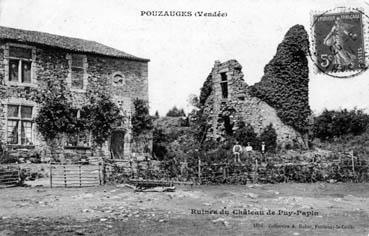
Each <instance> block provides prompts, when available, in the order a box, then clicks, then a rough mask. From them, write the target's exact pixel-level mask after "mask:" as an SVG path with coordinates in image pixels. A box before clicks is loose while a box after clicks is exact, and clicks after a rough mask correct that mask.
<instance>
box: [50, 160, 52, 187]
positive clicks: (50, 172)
mask: <svg viewBox="0 0 369 236" xmlns="http://www.w3.org/2000/svg"><path fill="white" fill-rule="evenodd" d="M50 188H53V168H52V165H51V163H50Z"/></svg>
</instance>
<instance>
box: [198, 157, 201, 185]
mask: <svg viewBox="0 0 369 236" xmlns="http://www.w3.org/2000/svg"><path fill="white" fill-rule="evenodd" d="M197 171H198V173H197V175H198V178H199V183H200V184H201V159H200V157H199V161H198V170H197Z"/></svg>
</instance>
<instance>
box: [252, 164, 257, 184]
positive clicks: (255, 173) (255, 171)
mask: <svg viewBox="0 0 369 236" xmlns="http://www.w3.org/2000/svg"><path fill="white" fill-rule="evenodd" d="M257 173H258V159H256V160H255V170H254V180H253V182H254V184H255V183H256V180H257V178H256V175H257Z"/></svg>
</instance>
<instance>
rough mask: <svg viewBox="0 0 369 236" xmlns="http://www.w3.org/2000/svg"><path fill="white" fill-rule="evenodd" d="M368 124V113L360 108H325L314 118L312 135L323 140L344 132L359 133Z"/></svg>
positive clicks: (338, 135) (344, 133)
mask: <svg viewBox="0 0 369 236" xmlns="http://www.w3.org/2000/svg"><path fill="white" fill-rule="evenodd" d="M368 125H369V115H368V114H365V113H364V112H363V111H362V110H357V109H353V110H351V111H348V110H347V109H343V110H340V111H333V110H327V109H325V110H324V111H323V112H322V114H320V115H319V116H318V117H316V118H315V120H314V128H313V129H314V136H315V137H317V138H319V139H321V140H323V141H325V140H331V139H332V138H334V137H340V136H342V135H346V134H352V135H359V134H362V133H363V132H365V130H366V129H367V127H368Z"/></svg>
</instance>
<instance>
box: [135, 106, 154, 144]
mask: <svg viewBox="0 0 369 236" xmlns="http://www.w3.org/2000/svg"><path fill="white" fill-rule="evenodd" d="M133 104H134V107H135V111H134V113H133V115H132V131H133V136H134V137H138V136H139V135H140V134H142V133H145V132H147V131H151V130H152V129H153V122H152V120H153V119H152V117H151V116H150V115H149V107H148V105H147V102H146V101H145V100H142V99H135V100H134V102H133Z"/></svg>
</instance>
